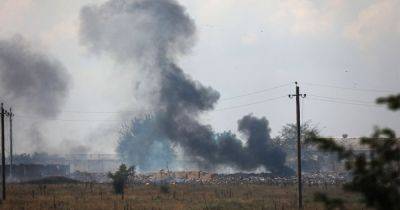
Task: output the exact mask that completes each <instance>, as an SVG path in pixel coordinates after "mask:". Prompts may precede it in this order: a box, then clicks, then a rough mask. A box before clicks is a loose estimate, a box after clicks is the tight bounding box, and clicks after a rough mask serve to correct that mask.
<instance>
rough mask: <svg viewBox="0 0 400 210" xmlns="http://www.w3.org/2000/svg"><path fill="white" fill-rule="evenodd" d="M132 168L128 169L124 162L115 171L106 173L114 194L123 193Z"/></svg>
mask: <svg viewBox="0 0 400 210" xmlns="http://www.w3.org/2000/svg"><path fill="white" fill-rule="evenodd" d="M132 170H134V169H132V168H129V169H128V168H127V167H126V165H125V164H122V165H120V166H119V169H118V171H116V172H115V173H111V172H110V173H108V177H110V178H111V179H112V184H113V187H114V191H115V193H116V194H124V188H125V185H126V183H127V181H128V177H129V174H130V173H131V171H132Z"/></svg>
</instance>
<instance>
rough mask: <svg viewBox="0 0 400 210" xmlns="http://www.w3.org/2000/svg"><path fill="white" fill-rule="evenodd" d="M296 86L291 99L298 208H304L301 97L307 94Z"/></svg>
mask: <svg viewBox="0 0 400 210" xmlns="http://www.w3.org/2000/svg"><path fill="white" fill-rule="evenodd" d="M295 84H296V94H294V95H293V94H291V95H289V98H293V97H296V123H297V185H298V206H299V209H302V208H303V183H302V179H301V127H300V126H301V125H300V97H302V98H305V97H306V94H300V87H299V86H298V85H297V82H295Z"/></svg>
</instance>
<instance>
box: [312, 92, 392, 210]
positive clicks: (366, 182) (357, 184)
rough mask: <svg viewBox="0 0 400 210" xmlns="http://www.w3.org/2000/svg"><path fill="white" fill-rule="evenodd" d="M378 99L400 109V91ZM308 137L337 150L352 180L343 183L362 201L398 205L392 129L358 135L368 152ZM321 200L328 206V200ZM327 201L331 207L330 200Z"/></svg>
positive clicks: (384, 208)
mask: <svg viewBox="0 0 400 210" xmlns="http://www.w3.org/2000/svg"><path fill="white" fill-rule="evenodd" d="M377 103H378V104H385V105H387V106H388V108H389V109H391V110H393V111H396V110H399V109H400V95H397V96H389V97H383V98H378V99H377ZM307 141H308V142H310V143H312V144H315V145H317V146H318V148H319V149H321V150H323V151H327V152H334V153H336V154H337V155H338V158H339V159H340V160H342V161H343V162H344V164H345V167H346V170H347V171H349V172H350V174H351V175H352V180H351V181H350V182H348V183H346V184H344V185H343V188H344V190H346V191H352V192H357V193H360V194H361V195H362V197H363V202H364V203H365V204H366V205H367V206H369V207H373V208H375V209H377V210H395V209H400V179H399V178H400V177H399V175H400V143H399V141H398V138H397V137H396V133H395V132H394V131H393V130H391V129H389V128H384V129H379V128H375V131H374V133H373V134H372V136H371V137H364V138H361V140H360V144H361V145H362V146H366V147H368V148H369V152H367V153H362V152H361V153H360V152H355V151H353V150H352V149H349V148H345V147H344V146H342V145H339V144H338V143H336V142H335V141H334V140H333V139H329V138H321V137H319V136H318V135H315V134H312V136H310V138H308V140H307ZM319 197H320V198H321V197H323V196H320V195H319ZM323 198H325V199H320V200H322V201H324V200H326V201H331V200H332V199H329V198H327V197H326V196H325V197H323ZM336 201H337V200H336ZM324 203H325V205H326V207H327V208H328V203H327V202H324ZM337 203H340V202H337ZM330 205H331V208H332V202H331V203H330ZM338 207H339V206H338Z"/></svg>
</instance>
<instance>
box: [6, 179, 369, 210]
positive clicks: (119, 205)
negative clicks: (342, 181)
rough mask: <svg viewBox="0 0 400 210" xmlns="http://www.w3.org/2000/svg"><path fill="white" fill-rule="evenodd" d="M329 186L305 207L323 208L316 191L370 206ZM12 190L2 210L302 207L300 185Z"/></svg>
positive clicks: (32, 186) (276, 209)
mask: <svg viewBox="0 0 400 210" xmlns="http://www.w3.org/2000/svg"><path fill="white" fill-rule="evenodd" d="M324 188H325V187H310V186H305V189H304V190H305V196H304V202H305V208H304V209H310V210H311V209H312V210H317V209H321V210H322V209H324V208H323V207H322V205H321V204H318V203H315V202H314V201H313V199H312V195H313V193H314V192H315V191H326V192H328V194H330V195H336V196H340V197H342V198H345V199H346V200H347V202H348V203H347V204H346V205H347V207H348V209H352V210H357V209H366V208H365V207H363V206H362V205H360V204H359V202H357V200H358V198H357V196H354V195H350V194H347V193H343V192H342V191H341V190H340V187H337V186H328V187H327V188H325V189H324ZM7 190H8V195H7V200H6V201H5V202H3V203H2V204H1V209H15V210H36V209H60V210H61V209H65V210H67V209H68V210H72V209H75V210H77V209H79V210H81V209H82V210H100V209H104V210H114V209H115V210H116V209H121V210H131V209H138V210H147V209H148V210H158V209H174V210H187V209H207V210H217V209H227V210H234V209H259V210H262V209H272V210H287V209H297V208H296V188H295V186H273V185H252V184H249V185H245V184H242V185H168V187H164V189H163V190H162V189H161V187H160V186H155V185H148V186H144V185H141V186H134V187H127V188H126V193H125V195H124V196H121V195H115V194H114V193H113V191H112V186H111V185H110V184H51V185H49V184H48V185H40V184H11V185H9V186H8V187H7ZM167 191H168V192H167Z"/></svg>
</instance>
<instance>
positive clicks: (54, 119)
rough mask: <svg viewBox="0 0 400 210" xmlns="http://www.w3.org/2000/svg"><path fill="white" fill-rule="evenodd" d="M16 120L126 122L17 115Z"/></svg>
mask: <svg viewBox="0 0 400 210" xmlns="http://www.w3.org/2000/svg"><path fill="white" fill-rule="evenodd" d="M14 117H16V118H22V119H30V120H45V121H63V122H123V121H124V120H121V119H119V120H117V119H115V120H106V119H104V120H82V119H59V118H42V117H33V116H23V115H15V116H14Z"/></svg>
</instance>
